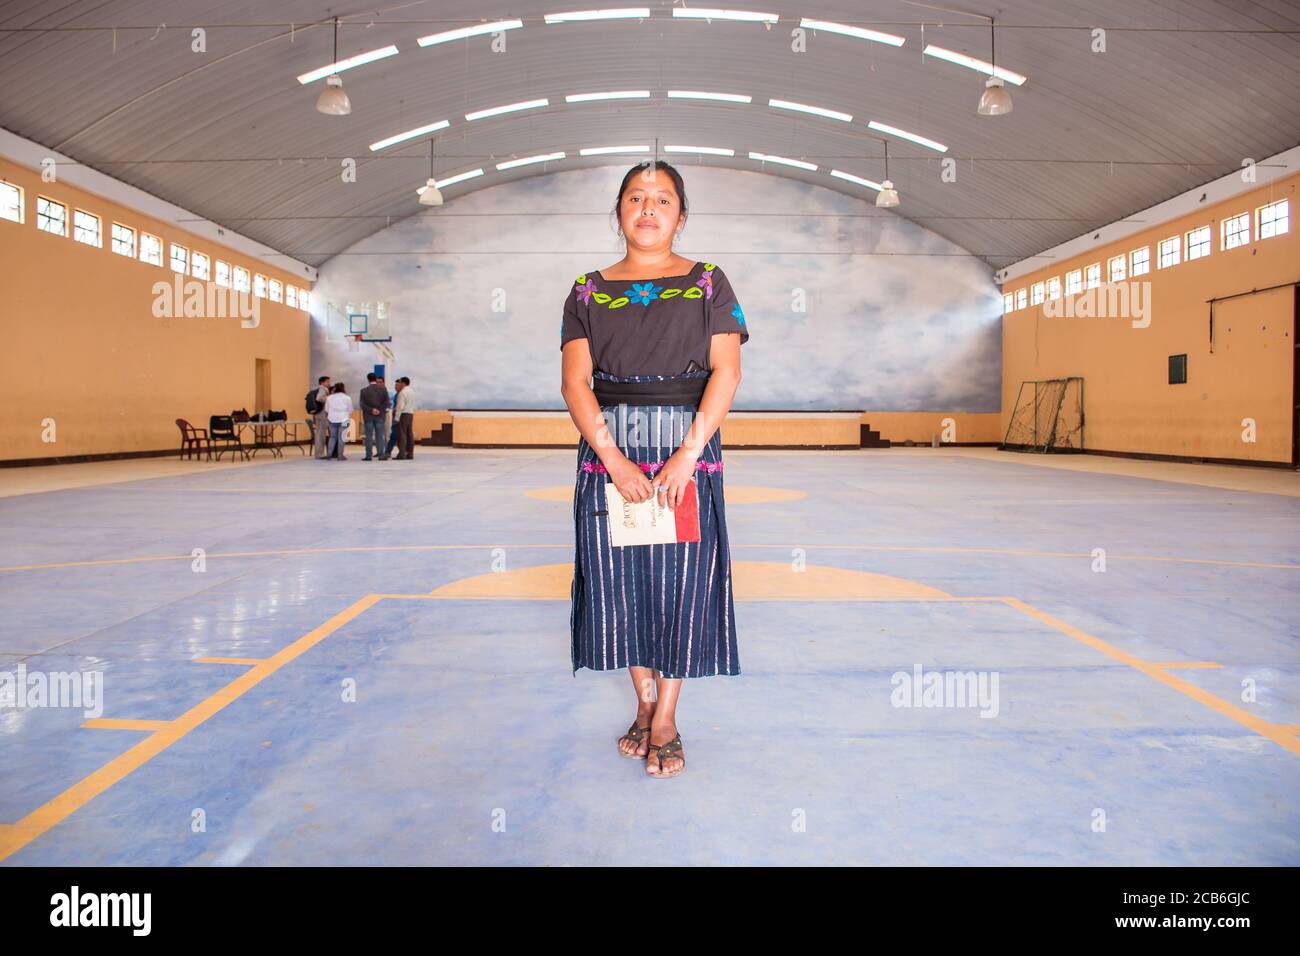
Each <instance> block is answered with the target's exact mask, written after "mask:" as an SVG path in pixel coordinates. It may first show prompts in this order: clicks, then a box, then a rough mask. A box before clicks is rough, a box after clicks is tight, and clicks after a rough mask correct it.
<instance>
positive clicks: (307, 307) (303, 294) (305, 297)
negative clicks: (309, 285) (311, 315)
mask: <svg viewBox="0 0 1300 956" xmlns="http://www.w3.org/2000/svg"><path fill="white" fill-rule="evenodd" d="M298 308H300V309H302V310H303V311H304V312H310V311H311V293H310V292H308V291H307V290H306V289H299V290H298Z"/></svg>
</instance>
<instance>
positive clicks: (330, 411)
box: [309, 372, 415, 461]
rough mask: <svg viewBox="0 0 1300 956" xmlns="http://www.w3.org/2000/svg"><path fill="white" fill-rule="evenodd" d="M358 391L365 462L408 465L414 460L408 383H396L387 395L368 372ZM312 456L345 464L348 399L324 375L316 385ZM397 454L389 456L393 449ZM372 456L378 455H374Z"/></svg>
mask: <svg viewBox="0 0 1300 956" xmlns="http://www.w3.org/2000/svg"><path fill="white" fill-rule="evenodd" d="M366 381H367V383H368V384H367V385H366V387H365V388H363V389H361V394H360V396H359V398H360V409H361V424H362V427H363V429H364V434H365V439H364V440H365V447H366V457H365V459H364V460H365V461H375V460H378V461H388V459H389V458H390V457H392V458H394V459H395V460H396V461H411V460H413V459H414V457H415V392H414V391H413V390H412V389H411V380H410V379H409V378H408V377H406V376H402V377H401V378H399V379H397V381H396V382H395V383H394V384H395V390H394V391H393V392H391V393H390V392H389V391H388V388H387V386H386V385H385V384H384V380H383V378H382V377H381V376H379V375H377V374H376V373H374V372H371V373H370V374H368V375H367V376H366ZM314 397H315V402H314V403H309V405H310V404H314V406H315V412H314V414H315V449H314V451H315V455H316V457H317V458H321V459H324V458H336V459H339V460H341V461H346V460H347V456H346V455H344V454H343V445H344V440H345V437H346V431H347V423H348V421H350V420H351V418H352V399H351V398H350V397H349V396H348V394H347V390H346V389H345V388H344V385H343V383H342V382H339V383H338V384H333V383H332V382H331V381H330V377H329V376H328V375H322V376H321V377H320V379H319V380H317V383H316V393H315V396H314ZM394 447H396V448H397V454H396V455H392V451H393V448H394ZM376 452H377V453H378V454H376Z"/></svg>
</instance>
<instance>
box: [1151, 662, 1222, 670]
mask: <svg viewBox="0 0 1300 956" xmlns="http://www.w3.org/2000/svg"><path fill="white" fill-rule="evenodd" d="M1150 663H1151V666H1152V667H1163V668H1165V669H1166V670H1176V671H1194V670H1204V669H1206V668H1210V667H1220V668H1221V667H1223V665H1222V664H1216V663H1214V662H1213V661H1151V662H1150Z"/></svg>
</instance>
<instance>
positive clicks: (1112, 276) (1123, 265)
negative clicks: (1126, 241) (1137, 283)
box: [1106, 253, 1128, 282]
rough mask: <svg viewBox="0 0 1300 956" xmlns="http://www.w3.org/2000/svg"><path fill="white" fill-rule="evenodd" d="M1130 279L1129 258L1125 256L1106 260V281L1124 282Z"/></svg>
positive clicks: (1121, 255)
mask: <svg viewBox="0 0 1300 956" xmlns="http://www.w3.org/2000/svg"><path fill="white" fill-rule="evenodd" d="M1127 278H1128V257H1127V256H1125V255H1124V254H1122V253H1121V254H1120V255H1118V256H1111V257H1110V258H1109V259H1107V260H1106V281H1107V282H1123V281H1124V280H1125V279H1127Z"/></svg>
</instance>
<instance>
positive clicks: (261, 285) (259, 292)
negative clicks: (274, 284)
mask: <svg viewBox="0 0 1300 956" xmlns="http://www.w3.org/2000/svg"><path fill="white" fill-rule="evenodd" d="M253 295H255V296H257V297H258V298H259V299H265V298H266V276H264V275H262V273H260V272H255V273H253Z"/></svg>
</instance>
